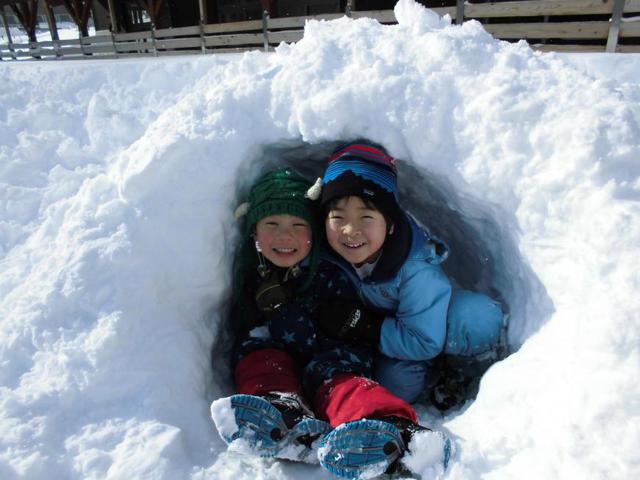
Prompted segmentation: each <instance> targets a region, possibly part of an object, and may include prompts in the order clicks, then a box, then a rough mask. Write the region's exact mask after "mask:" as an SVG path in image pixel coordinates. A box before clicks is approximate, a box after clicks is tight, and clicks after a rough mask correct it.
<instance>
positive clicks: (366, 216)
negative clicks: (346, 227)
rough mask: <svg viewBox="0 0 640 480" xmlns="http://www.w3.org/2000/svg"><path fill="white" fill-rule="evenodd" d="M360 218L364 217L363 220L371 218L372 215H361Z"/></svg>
mask: <svg viewBox="0 0 640 480" xmlns="http://www.w3.org/2000/svg"><path fill="white" fill-rule="evenodd" d="M360 218H362V219H365V220H373V216H372V215H362V217H360Z"/></svg>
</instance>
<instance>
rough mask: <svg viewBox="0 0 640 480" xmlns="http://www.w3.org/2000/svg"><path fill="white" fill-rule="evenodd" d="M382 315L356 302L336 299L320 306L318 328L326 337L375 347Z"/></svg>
mask: <svg viewBox="0 0 640 480" xmlns="http://www.w3.org/2000/svg"><path fill="white" fill-rule="evenodd" d="M384 317H385V316H384V315H382V314H379V313H376V312H373V311H371V310H369V309H367V308H364V307H363V306H362V304H360V303H358V302H341V301H337V302H332V303H331V304H329V305H322V306H321V307H320V314H319V318H318V321H319V326H320V329H321V330H322V331H323V332H324V333H325V334H326V335H327V336H328V337H332V338H337V339H340V340H345V341H347V342H351V343H355V344H361V345H364V346H367V347H376V346H378V343H379V342H380V328H382V322H383V321H384Z"/></svg>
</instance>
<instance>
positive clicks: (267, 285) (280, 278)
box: [256, 268, 293, 313]
mask: <svg viewBox="0 0 640 480" xmlns="http://www.w3.org/2000/svg"><path fill="white" fill-rule="evenodd" d="M292 299H293V289H292V288H291V285H290V284H288V283H287V282H285V281H284V272H283V270H282V269H280V268H277V269H274V270H273V271H271V272H269V273H268V274H267V275H266V276H265V278H264V279H263V280H262V282H261V283H260V285H258V290H257V291H256V304H257V306H258V310H260V311H261V312H263V313H269V312H273V311H274V310H277V309H278V308H279V307H281V306H282V305H285V304H287V303H289V302H290V301H291V300H292Z"/></svg>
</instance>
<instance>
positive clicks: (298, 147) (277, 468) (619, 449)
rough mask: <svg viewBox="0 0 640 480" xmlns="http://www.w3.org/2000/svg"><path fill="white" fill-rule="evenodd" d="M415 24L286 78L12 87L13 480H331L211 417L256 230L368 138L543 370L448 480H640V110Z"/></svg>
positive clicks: (335, 35)
mask: <svg viewBox="0 0 640 480" xmlns="http://www.w3.org/2000/svg"><path fill="white" fill-rule="evenodd" d="M396 13H397V15H398V18H399V19H400V24H399V25H396V26H382V25H380V24H378V23H377V22H375V21H373V20H368V19H359V20H355V21H354V20H351V19H347V18H343V19H338V20H335V21H332V22H309V23H308V24H307V26H306V30H305V38H304V39H303V40H302V41H300V42H299V43H298V44H296V45H281V46H280V47H279V48H278V49H277V51H276V53H275V54H270V55H265V54H262V53H257V52H253V53H247V54H244V55H241V56H207V57H192V58H187V57H185V58H179V59H163V60H161V61H160V60H153V59H149V60H136V61H118V62H100V61H87V62H82V63H80V62H68V63H55V64H54V63H46V64H45V63H28V64H27V63H25V62H21V63H20V64H11V65H5V64H2V65H0V76H1V77H2V80H3V85H5V86H6V88H4V89H3V90H2V92H0V125H1V128H0V271H1V272H2V275H1V277H0V299H1V300H0V322H2V323H1V324H2V328H1V329H0V365H1V366H2V368H1V369H0V476H1V477H2V478H9V479H10V478H30V479H35V478H50V477H57V478H125V477H126V478H138V477H151V478H232V477H233V478H235V479H243V478H247V479H249V478H251V479H255V478H302V477H303V476H304V477H305V478H306V479H314V478H318V479H320V478H326V475H325V474H324V472H322V471H321V470H320V469H319V468H317V467H310V466H305V465H296V464H287V463H284V462H275V463H274V462H270V461H266V460H261V459H254V458H247V457H246V456H244V457H243V456H238V455H237V454H234V453H232V452H231V453H226V452H225V448H224V445H223V443H222V441H221V440H220V439H219V438H218V436H217V434H216V433H215V431H214V428H213V425H212V423H211V422H210V420H209V415H208V411H209V404H210V402H211V401H212V400H213V399H216V398H219V397H220V396H223V395H226V394H228V393H229V392H230V388H231V387H230V385H229V383H228V380H227V377H226V373H227V366H226V363H225V359H224V354H223V353H224V350H225V348H226V345H225V338H226V337H225V332H224V329H223V328H221V319H222V318H223V317H224V313H225V305H226V301H227V298H228V293H229V291H228V290H229V287H230V277H229V266H230V262H231V255H232V252H233V247H234V245H235V242H236V239H237V237H236V235H237V232H236V229H235V225H234V222H233V220H232V211H233V208H234V207H235V205H236V204H237V202H238V199H239V198H241V197H242V195H243V193H244V192H245V191H246V188H247V186H248V185H249V184H250V183H251V181H252V179H253V178H255V177H256V175H258V174H259V173H260V171H261V170H262V169H265V168H268V167H269V166H270V165H272V164H273V163H275V162H277V161H278V160H279V159H282V160H281V161H286V162H287V163H290V164H293V165H294V166H296V167H297V168H299V169H300V170H302V171H304V172H306V173H308V174H310V175H313V174H315V173H317V172H318V171H319V170H320V169H321V168H322V160H323V159H324V158H326V153H327V152H328V151H329V150H330V149H331V148H332V146H333V145H335V142H336V141H339V140H344V139H350V138H354V137H367V138H370V139H371V140H374V141H377V142H379V143H382V144H384V145H385V146H386V147H387V148H388V149H389V150H390V152H391V153H392V154H393V155H394V156H396V157H398V158H400V159H401V160H402V161H401V162H400V175H401V178H400V183H401V186H402V196H403V198H404V201H405V204H406V205H407V206H408V207H409V208H410V209H411V211H412V212H413V213H414V214H415V215H416V216H418V217H419V218H420V219H421V220H422V221H423V222H424V223H426V224H428V225H430V226H431V227H432V229H433V230H435V231H436V233H438V234H440V235H441V236H442V237H444V238H445V239H446V240H447V241H449V243H450V244H451V245H452V247H453V255H452V258H451V260H449V261H448V263H449V265H448V267H447V268H448V269H449V273H450V274H451V275H453V276H455V277H456V279H457V280H458V281H459V282H460V283H461V284H463V285H466V286H473V287H475V288H479V289H481V290H484V291H490V292H493V293H495V294H500V295H501V296H502V298H503V299H504V301H505V302H506V303H507V304H508V305H509V308H510V312H511V318H512V329H511V331H510V342H511V343H512V344H513V345H514V347H515V348H518V347H519V346H521V345H522V348H520V349H519V351H518V352H517V353H516V354H514V355H512V356H511V357H510V358H509V359H507V360H506V361H505V362H502V363H501V364H499V365H496V366H495V367H494V368H492V369H491V370H490V371H489V373H488V374H487V375H486V376H485V378H484V380H483V382H482V385H481V390H480V393H479V396H478V399H477V401H476V402H475V403H473V404H472V405H471V406H470V407H469V408H468V409H467V410H466V411H464V412H459V414H458V415H452V416H451V417H449V418H444V419H433V418H429V420H434V421H436V422H438V423H439V422H440V421H442V422H443V427H444V428H445V429H447V431H449V432H450V433H451V434H452V435H453V437H454V439H455V440H456V444H457V445H456V447H457V451H458V453H457V455H456V457H455V458H454V459H453V460H452V466H451V469H450V470H449V472H448V478H455V479H461V478H479V477H486V478H505V477H518V478H533V477H536V478H567V477H569V476H573V477H576V478H604V477H607V478H634V477H637V476H638V475H639V474H640V467H639V464H638V461H637V458H638V457H637V454H636V452H637V450H638V447H639V446H640V434H639V433H638V432H640V421H639V416H638V412H639V409H638V390H639V387H638V385H637V381H636V380H637V378H638V375H639V374H640V362H639V360H640V358H639V354H638V338H639V333H640V325H639V324H638V302H639V300H638V299H637V297H636V296H635V295H633V293H634V292H636V291H637V290H638V283H639V279H638V274H637V268H636V267H635V265H636V264H637V261H636V260H637V257H638V253H639V248H640V247H639V245H640V242H639V240H640V238H639V232H638V230H639V227H638V222H637V218H638V200H639V198H640V183H639V180H638V174H639V173H640V170H639V169H638V164H637V158H638V156H639V154H640V140H639V139H640V132H639V127H638V125H639V119H640V109H639V108H638V105H639V104H638V98H639V97H638V88H636V87H637V85H631V84H629V83H627V84H624V85H623V84H621V83H618V82H616V81H613V80H607V79H604V78H594V77H591V76H589V75H587V74H585V73H584V72H583V71H581V70H580V69H579V68H575V67H573V66H570V65H569V64H567V63H565V62H564V61H563V60H562V58H561V57H560V56H558V55H548V54H538V53H534V52H532V51H531V50H530V49H529V48H528V47H527V46H526V45H525V44H507V43H504V42H499V41H496V40H494V39H492V38H491V37H490V36H489V35H488V34H487V33H486V32H484V30H483V29H482V28H481V26H480V24H478V23H476V22H467V23H465V24H464V25H462V26H451V25H449V22H448V21H447V20H446V19H445V20H442V19H439V18H437V17H435V16H434V15H432V14H431V12H428V11H426V10H424V9H423V8H422V7H420V6H419V5H417V4H415V3H413V2H412V1H410V0H404V1H401V2H400V3H399V5H398V7H397V10H396ZM629 58H632V57H629ZM638 70H640V67H638ZM636 71H637V70H636ZM634 298H636V299H635V300H634ZM212 344H215V352H216V357H215V358H214V368H213V371H212V369H211V366H210V351H211V346H212ZM425 420H427V418H426V417H425Z"/></svg>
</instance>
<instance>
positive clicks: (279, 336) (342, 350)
mask: <svg viewBox="0 0 640 480" xmlns="http://www.w3.org/2000/svg"><path fill="white" fill-rule="evenodd" d="M272 268H276V267H273V266H272ZM307 275H308V271H307V269H306V268H305V267H302V274H301V275H300V276H298V277H296V278H290V279H289V280H288V281H287V282H288V284H289V286H291V287H292V288H293V291H294V300H293V301H291V302H289V303H287V304H285V305H282V306H280V307H279V308H277V309H276V310H275V311H273V312H270V313H268V314H265V313H264V312H261V311H260V310H259V309H258V306H257V304H256V300H255V296H256V292H257V290H258V286H259V285H260V283H261V281H262V278H261V277H260V275H259V274H258V272H257V271H256V272H255V274H254V275H250V278H246V279H245V282H244V288H243V292H241V293H240V295H238V296H237V298H236V300H235V302H234V307H233V309H232V314H231V321H232V323H233V324H234V325H235V326H236V331H237V336H238V339H237V342H236V347H235V348H234V352H233V364H234V365H237V364H238V363H239V362H240V361H241V360H242V359H243V358H244V357H245V356H246V355H248V354H249V353H251V352H254V351H256V350H260V349H266V348H276V349H282V350H284V351H286V352H287V353H289V354H290V355H291V356H293V357H294V358H295V359H296V360H297V361H298V364H299V366H300V371H301V372H302V381H303V385H304V388H305V391H307V393H308V394H309V395H313V394H314V392H315V391H316V390H317V388H318V387H319V386H320V385H322V384H323V383H324V382H325V381H327V380H329V379H331V378H332V377H334V376H335V375H336V374H340V373H354V374H357V375H361V376H364V377H367V378H371V377H372V374H373V371H372V365H373V353H374V352H373V350H371V349H368V348H365V347H357V346H354V345H350V344H347V343H345V342H344V341H342V340H336V339H332V338H329V337H327V336H325V335H324V334H323V333H322V331H321V330H320V329H319V328H318V310H319V306H320V305H322V304H323V303H326V302H334V301H339V300H341V299H342V300H353V299H354V298H357V294H356V292H355V290H354V287H353V285H352V284H351V282H350V281H349V279H348V277H347V276H346V275H345V274H344V273H343V272H342V270H341V269H340V267H338V266H337V265H335V264H333V263H331V262H327V261H321V262H320V264H319V266H318V270H317V272H316V274H315V276H314V278H313V281H312V282H311V285H310V287H308V288H307V289H305V290H303V289H302V287H303V285H305V283H306V281H307Z"/></svg>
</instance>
